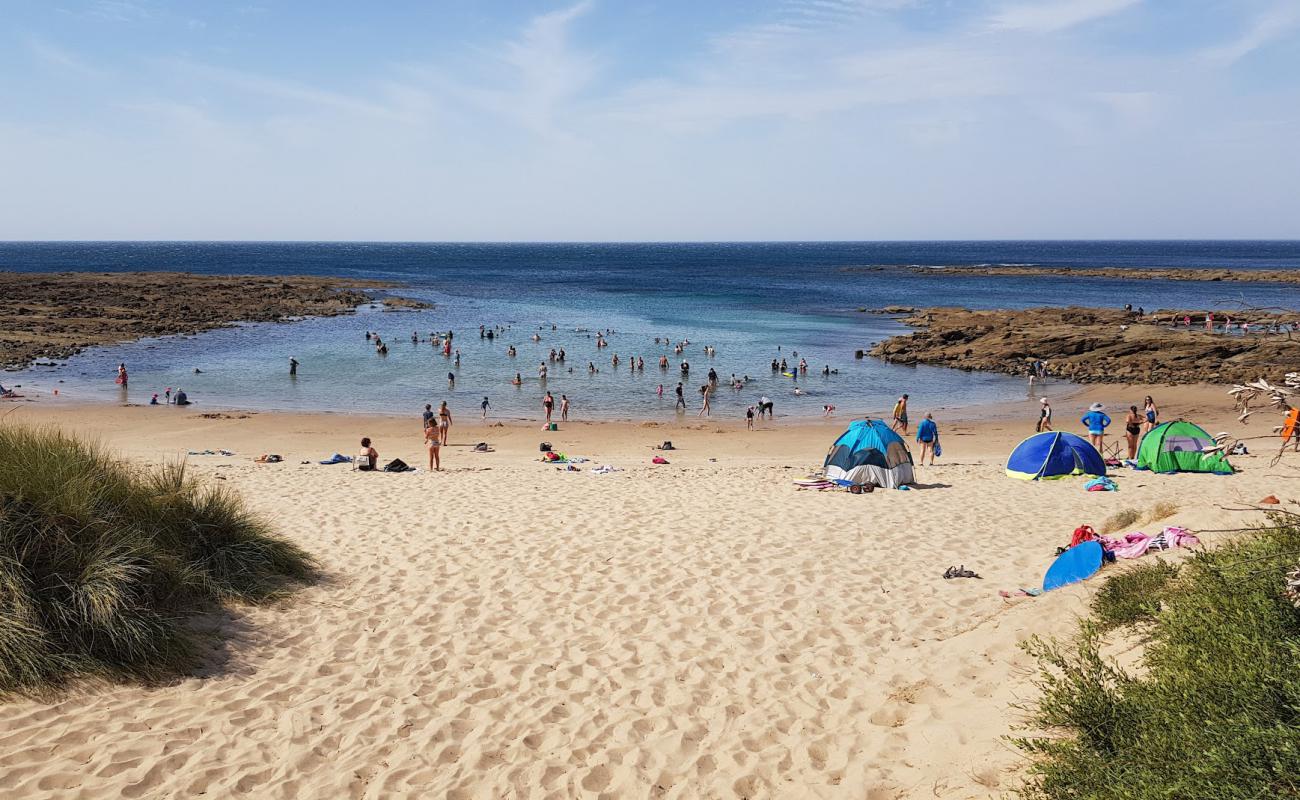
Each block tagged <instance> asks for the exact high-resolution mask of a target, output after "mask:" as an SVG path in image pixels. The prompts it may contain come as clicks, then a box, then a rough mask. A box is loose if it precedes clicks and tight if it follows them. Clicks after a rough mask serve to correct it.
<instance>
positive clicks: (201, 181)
mask: <svg viewBox="0 0 1300 800" xmlns="http://www.w3.org/2000/svg"><path fill="white" fill-rule="evenodd" d="M1098 238H1278V239H1287V238H1300V0H750V1H749V2H732V1H729V0H713V1H712V2H699V0H680V1H679V0H645V1H644V2H643V1H642V0H579V1H578V2H569V0H561V2H557V3H549V2H491V1H489V0H481V1H479V2H466V1H465V0H445V1H435V0H427V1H426V2H414V0H387V1H386V2H379V3H358V2H342V1H341V0H313V2H288V1H285V2H275V1H274V0H254V2H248V3H244V2H239V0H230V1H227V2H212V1H211V0H84V1H83V2H74V0H0V239H6V240H32V239H61V240H75V239H119V240H120V239H175V240H193V239H236V240H240V239H245V240H400V241H677V240H683V241H687V240H689V241H719V240H881V239H884V240H898V239H1098Z"/></svg>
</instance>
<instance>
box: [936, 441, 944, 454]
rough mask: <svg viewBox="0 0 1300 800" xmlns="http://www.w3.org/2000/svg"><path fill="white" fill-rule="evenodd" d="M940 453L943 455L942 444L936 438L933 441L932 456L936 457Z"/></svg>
mask: <svg viewBox="0 0 1300 800" xmlns="http://www.w3.org/2000/svg"><path fill="white" fill-rule="evenodd" d="M941 455H943V445H941V444H939V442H938V441H937V440H936V441H935V443H934V457H935V458H938V457H939V456H941Z"/></svg>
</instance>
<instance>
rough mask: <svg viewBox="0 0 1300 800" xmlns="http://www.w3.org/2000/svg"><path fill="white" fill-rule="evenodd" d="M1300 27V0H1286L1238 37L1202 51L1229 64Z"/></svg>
mask: <svg viewBox="0 0 1300 800" xmlns="http://www.w3.org/2000/svg"><path fill="white" fill-rule="evenodd" d="M1297 26H1300V3H1297V2H1295V0H1286V1H1285V2H1281V3H1278V4H1277V5H1275V6H1273V7H1272V8H1271V9H1269V10H1268V11H1266V12H1264V13H1263V14H1260V15H1259V16H1258V17H1255V18H1254V19H1253V20H1251V21H1250V24H1249V25H1247V27H1246V30H1245V31H1243V32H1242V33H1241V34H1240V35H1239V36H1237V37H1236V38H1235V39H1233V40H1231V41H1229V42H1225V43H1224V44H1221V45H1218V46H1217V47H1211V48H1209V49H1207V50H1205V51H1203V52H1202V56H1203V57H1204V58H1205V60H1206V61H1209V62H1211V63H1214V64H1218V65H1221V66H1229V65H1231V64H1234V63H1236V62H1237V61H1240V60H1241V59H1242V58H1245V57H1246V56H1248V55H1250V54H1251V53H1253V52H1255V51H1256V50H1258V49H1260V48H1261V47H1264V46H1266V45H1268V44H1271V43H1273V42H1275V41H1277V40H1278V39H1280V38H1282V37H1283V36H1285V35H1286V34H1288V33H1291V32H1292V31H1293V30H1295V29H1296V27H1297Z"/></svg>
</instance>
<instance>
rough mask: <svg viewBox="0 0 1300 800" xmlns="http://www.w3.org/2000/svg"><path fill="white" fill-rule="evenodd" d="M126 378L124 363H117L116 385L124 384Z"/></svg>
mask: <svg viewBox="0 0 1300 800" xmlns="http://www.w3.org/2000/svg"><path fill="white" fill-rule="evenodd" d="M127 380H128V378H127V375H126V364H118V365H117V385H118V386H126V382H127Z"/></svg>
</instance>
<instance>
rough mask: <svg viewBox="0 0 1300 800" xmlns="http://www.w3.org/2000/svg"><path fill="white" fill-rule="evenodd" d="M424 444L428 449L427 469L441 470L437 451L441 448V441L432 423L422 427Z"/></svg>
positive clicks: (440, 460) (440, 461)
mask: <svg viewBox="0 0 1300 800" xmlns="http://www.w3.org/2000/svg"><path fill="white" fill-rule="evenodd" d="M424 446H425V447H427V448H428V449H429V469H431V470H437V471H441V470H442V459H441V458H440V453H439V451H440V450H441V449H442V442H441V441H440V434H439V432H438V429H437V428H435V427H434V426H433V425H427V426H425V428H424Z"/></svg>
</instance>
